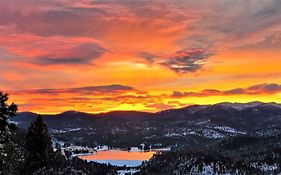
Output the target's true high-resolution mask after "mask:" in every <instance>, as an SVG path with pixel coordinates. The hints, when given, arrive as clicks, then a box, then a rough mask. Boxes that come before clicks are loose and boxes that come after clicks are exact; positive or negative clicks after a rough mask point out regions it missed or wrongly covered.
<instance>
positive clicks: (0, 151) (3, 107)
mask: <svg viewBox="0 0 281 175" xmlns="http://www.w3.org/2000/svg"><path fill="white" fill-rule="evenodd" d="M7 102H8V94H6V93H2V92H0V175H17V174H18V172H19V169H20V165H21V163H22V158H23V157H22V154H21V153H22V151H21V148H18V147H17V145H16V144H14V143H13V142H11V140H10V136H11V134H12V133H13V131H14V130H15V128H16V127H15V125H14V124H13V123H11V122H9V118H10V117H13V116H15V115H16V112H17V105H15V104H14V103H12V104H10V105H9V104H8V103H7Z"/></svg>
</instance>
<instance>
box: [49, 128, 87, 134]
mask: <svg viewBox="0 0 281 175" xmlns="http://www.w3.org/2000/svg"><path fill="white" fill-rule="evenodd" d="M80 130H82V128H65V129H63V130H56V129H52V130H51V132H52V133H66V132H73V131H80Z"/></svg>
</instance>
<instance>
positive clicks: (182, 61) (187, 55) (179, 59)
mask: <svg viewBox="0 0 281 175" xmlns="http://www.w3.org/2000/svg"><path fill="white" fill-rule="evenodd" d="M212 55H214V53H213V52H211V51H209V50H208V49H201V48H192V49H184V50H180V51H177V52H175V53H173V54H170V55H169V56H167V60H165V61H164V62H162V63H161V65H163V66H165V67H167V68H169V69H171V70H173V71H175V72H176V73H188V72H196V71H198V70H200V69H201V68H202V65H203V64H204V62H205V61H206V60H207V59H208V58H209V57H210V56H212Z"/></svg>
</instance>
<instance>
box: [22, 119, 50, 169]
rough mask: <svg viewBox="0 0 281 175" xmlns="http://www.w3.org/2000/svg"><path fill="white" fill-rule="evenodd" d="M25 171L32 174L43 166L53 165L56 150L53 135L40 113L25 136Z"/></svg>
mask: <svg viewBox="0 0 281 175" xmlns="http://www.w3.org/2000/svg"><path fill="white" fill-rule="evenodd" d="M25 150H26V156H25V172H26V174H32V173H33V172H34V171H36V170H38V169H41V168H44V167H46V168H48V167H50V166H52V163H53V158H54V151H53V148H52V142H51V137H50V135H49V133H48V128H47V126H46V124H45V123H44V121H43V118H42V117H41V116H40V115H38V117H37V118H36V119H35V121H34V122H33V123H31V126H30V127H29V128H28V131H27V134H26V137H25Z"/></svg>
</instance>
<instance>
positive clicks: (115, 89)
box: [12, 84, 137, 96]
mask: <svg viewBox="0 0 281 175" xmlns="http://www.w3.org/2000/svg"><path fill="white" fill-rule="evenodd" d="M126 92H137V90H136V89H134V88H133V87H130V86H124V85H118V84H113V85H105V86H87V87H79V88H64V89H34V90H18V91H15V92H12V93H15V94H48V95H58V94H64V93H67V94H72V95H106V96H108V95H112V94H119V95H120V94H123V93H126Z"/></svg>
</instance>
